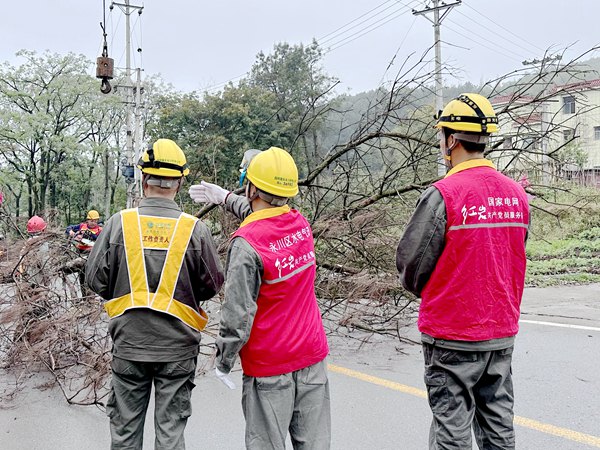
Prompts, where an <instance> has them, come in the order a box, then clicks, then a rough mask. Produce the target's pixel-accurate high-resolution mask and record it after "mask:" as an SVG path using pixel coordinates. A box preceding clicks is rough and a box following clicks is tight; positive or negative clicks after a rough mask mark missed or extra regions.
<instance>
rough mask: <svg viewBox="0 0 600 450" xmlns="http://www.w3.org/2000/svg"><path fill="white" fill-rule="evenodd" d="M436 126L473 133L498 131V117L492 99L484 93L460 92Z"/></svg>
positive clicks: (442, 113) (448, 105)
mask: <svg viewBox="0 0 600 450" xmlns="http://www.w3.org/2000/svg"><path fill="white" fill-rule="evenodd" d="M435 127H436V128H442V127H444V128H449V129H451V130H456V131H469V132H472V133H484V134H489V133H496V132H497V131H498V117H496V113H495V112H494V108H493V107H492V104H491V103H490V101H489V100H488V99H487V98H485V97H484V96H483V95H479V94H460V95H459V96H458V97H457V98H455V99H454V100H451V101H450V102H449V103H448V104H447V105H446V107H445V108H444V110H443V111H442V112H441V113H440V115H439V117H438V122H437V124H436V125H435Z"/></svg>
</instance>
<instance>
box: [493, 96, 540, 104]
mask: <svg viewBox="0 0 600 450" xmlns="http://www.w3.org/2000/svg"><path fill="white" fill-rule="evenodd" d="M532 100H533V97H531V96H529V95H518V94H517V95H515V94H507V95H498V96H496V97H492V99H490V102H491V103H492V105H502V104H504V103H509V102H518V103H528V102H530V101H532Z"/></svg>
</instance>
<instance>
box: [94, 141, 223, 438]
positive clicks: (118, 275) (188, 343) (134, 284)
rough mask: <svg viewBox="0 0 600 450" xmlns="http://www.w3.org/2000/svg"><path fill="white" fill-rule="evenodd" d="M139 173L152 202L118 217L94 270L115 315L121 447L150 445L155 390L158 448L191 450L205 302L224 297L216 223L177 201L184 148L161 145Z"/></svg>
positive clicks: (99, 246)
mask: <svg viewBox="0 0 600 450" xmlns="http://www.w3.org/2000/svg"><path fill="white" fill-rule="evenodd" d="M137 167H138V169H139V170H141V172H142V188H143V192H144V198H143V199H142V200H141V202H140V204H139V207H137V208H132V209H125V210H123V211H121V212H120V213H118V214H115V215H113V216H112V217H111V218H110V219H109V220H108V222H107V223H106V226H105V229H104V232H103V233H102V234H101V235H100V237H99V238H98V240H97V241H96V245H95V246H94V248H93V250H92V252H91V254H90V256H89V258H88V261H87V265H86V281H87V284H88V286H89V287H90V288H91V289H92V290H93V291H94V292H96V293H97V294H99V295H100V296H101V297H102V298H104V299H105V300H106V303H105V304H104V306H105V309H106V311H107V313H108V316H109V317H110V323H109V333H110V336H111V338H112V341H113V347H112V353H113V359H112V381H111V391H110V395H109V398H108V401H107V404H106V409H107V412H108V416H109V417H110V430H111V438H112V446H111V448H123V449H124V448H131V449H133V448H135V449H141V448H142V438H143V435H144V420H145V417H146V410H147V407H148V402H149V400H150V394H151V391H152V386H153V385H154V391H155V394H154V395H155V397H154V399H155V407H154V425H155V430H156V433H155V436H156V437H155V448H161V449H167V448H168V449H183V448H185V443H184V430H185V427H186V424H187V420H188V417H189V416H190V414H191V391H192V389H193V387H194V377H195V373H196V363H197V358H198V353H199V344H200V337H201V331H202V329H203V328H204V326H205V325H206V323H207V321H208V316H207V315H206V313H205V312H204V310H203V309H202V307H201V304H202V303H203V302H204V301H206V300H208V299H210V298H211V297H213V296H214V295H215V294H216V293H217V292H218V291H219V290H220V288H221V285H222V284H223V270H222V268H221V263H220V262H219V257H218V254H217V251H216V248H215V245H214V242H213V239H212V235H211V233H210V231H209V230H208V228H207V227H206V225H204V223H202V222H201V221H200V220H198V219H197V218H196V217H194V216H191V215H189V214H186V213H184V212H182V211H181V209H180V207H179V205H178V204H177V203H176V202H175V200H174V199H175V196H176V195H177V193H178V192H179V190H180V189H181V187H182V185H183V182H184V178H185V176H186V175H187V174H188V173H189V168H188V165H187V160H186V157H185V154H184V152H183V151H182V150H181V148H179V146H178V145H177V144H176V143H175V142H174V141H172V140H170V139H158V140H157V141H156V142H154V144H153V145H152V146H150V147H149V148H148V149H147V150H146V151H145V152H144V154H143V155H142V157H141V158H140V160H139V162H138V165H137Z"/></svg>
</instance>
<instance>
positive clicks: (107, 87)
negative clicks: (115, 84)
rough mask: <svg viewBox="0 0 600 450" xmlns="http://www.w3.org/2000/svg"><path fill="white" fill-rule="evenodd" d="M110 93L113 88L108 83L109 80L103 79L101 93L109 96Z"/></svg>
mask: <svg viewBox="0 0 600 450" xmlns="http://www.w3.org/2000/svg"><path fill="white" fill-rule="evenodd" d="M110 91H112V86H111V85H110V83H109V82H108V78H106V77H105V78H102V84H101V85H100V92H102V93H103V94H108V93H109V92H110Z"/></svg>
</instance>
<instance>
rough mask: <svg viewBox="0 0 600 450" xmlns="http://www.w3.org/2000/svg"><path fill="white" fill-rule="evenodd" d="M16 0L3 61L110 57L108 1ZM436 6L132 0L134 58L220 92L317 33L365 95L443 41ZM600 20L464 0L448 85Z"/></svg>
mask: <svg viewBox="0 0 600 450" xmlns="http://www.w3.org/2000/svg"><path fill="white" fill-rule="evenodd" d="M452 1H453V0H446V3H451V2H452ZM120 2H121V3H124V2H125V0H120ZM5 3H6V4H4V5H3V9H2V35H3V39H1V40H0V60H2V61H9V62H11V63H13V64H18V63H19V60H18V59H16V58H15V56H14V54H15V52H16V51H18V50H19V49H29V50H36V51H38V52H43V51H44V50H50V51H52V52H58V53H61V54H66V53H68V52H74V53H78V54H79V53H82V54H84V55H86V56H88V57H89V58H90V60H95V58H96V57H97V56H100V54H101V51H102V31H101V29H100V26H99V23H100V21H101V20H102V0H52V1H48V0H30V1H28V2H10V3H9V2H5ZM426 3H428V2H426V1H422V0H412V1H411V0H388V1H384V0H302V1H290V0H287V1H286V0H229V1H227V0H221V1H218V0H215V1H212V2H206V1H198V0H185V1H184V0H161V1H159V0H146V1H145V2H142V1H135V0H131V4H133V5H143V6H144V10H143V14H142V15H141V16H138V15H137V14H133V15H132V16H131V23H132V26H133V40H132V45H133V48H134V52H133V56H134V62H133V66H134V67H140V66H141V67H142V68H143V69H144V71H145V74H146V75H149V74H157V73H160V74H161V75H162V78H163V79H164V80H165V81H166V82H169V83H171V84H173V85H174V86H175V87H176V88H177V89H179V90H181V91H192V90H204V89H207V88H211V89H214V88H215V87H220V86H222V83H224V82H227V81H228V80H234V81H235V80H236V79H238V77H239V76H241V75H243V74H244V73H246V72H247V71H248V70H249V69H250V67H251V65H252V63H253V62H254V59H255V56H256V54H257V53H258V52H259V51H261V50H262V51H264V52H266V53H268V52H269V51H270V50H271V49H272V48H273V45H274V44H275V43H277V42H284V41H285V42H289V43H291V44H298V43H310V41H311V40H312V39H313V38H316V39H317V40H318V41H319V42H320V43H321V45H322V47H323V49H324V50H325V52H326V53H325V57H324V61H323V62H324V69H325V71H326V72H327V73H328V74H329V75H332V76H335V77H337V78H339V79H340V80H341V82H342V84H341V87H340V89H338V92H343V91H350V92H351V93H358V92H361V91H365V90H369V89H373V88H375V87H377V86H378V85H379V84H380V83H381V81H382V79H385V78H386V77H388V78H389V76H390V74H391V75H393V74H394V73H395V71H396V70H397V68H398V65H399V64H400V63H401V62H402V61H403V60H405V59H406V57H408V56H409V55H410V54H412V53H414V54H415V55H419V56H420V55H421V54H422V53H423V52H424V51H425V50H426V49H427V48H428V47H430V46H431V45H432V43H433V28H432V25H431V23H430V22H429V21H428V20H427V19H426V18H425V17H424V16H415V15H413V14H412V9H419V10H421V9H423V7H424V5H425V4H426ZM110 4H111V1H110V0H106V6H107V16H106V19H107V31H108V44H109V56H110V57H112V58H114V60H115V65H116V66H118V67H124V66H125V51H124V48H125V44H124V43H125V27H124V24H125V16H124V14H123V13H122V12H121V10H120V9H119V8H118V7H116V6H115V8H114V9H113V11H112V12H110V11H108V6H109V5H110ZM430 17H431V15H430ZM599 27H600V1H599V0H571V1H568V2H567V1H564V0H495V1H492V0H463V2H462V5H460V6H458V7H455V8H454V9H452V11H451V12H450V13H449V15H448V16H447V17H446V19H445V20H444V22H443V24H442V34H441V38H442V41H443V42H444V45H443V48H442V57H443V60H444V62H445V63H447V64H450V65H451V66H453V67H457V68H461V69H462V71H461V72H458V73H457V74H456V78H452V79H451V78H447V79H446V82H447V83H448V84H457V83H459V82H464V81H471V82H473V83H475V84H477V83H479V82H480V81H483V80H488V79H490V78H493V77H495V76H498V75H502V74H505V73H508V72H510V71H512V70H515V69H519V68H522V67H523V66H522V64H521V62H522V61H523V60H526V59H527V60H531V59H534V58H538V59H539V58H541V57H542V56H543V55H544V51H545V50H546V49H548V48H552V49H553V50H555V51H561V50H562V49H564V48H565V47H567V46H569V45H571V46H572V47H571V49H570V50H568V51H567V53H566V57H567V58H568V59H570V58H573V57H575V56H577V55H579V54H581V53H583V52H584V51H585V50H587V49H589V48H591V47H593V46H595V45H598V44H599V43H600V33H599V32H598V28H599ZM137 48H141V49H142V52H141V53H138V52H137V51H135V50H136V49H137ZM396 54H397V56H396V58H395V64H394V66H392V69H391V70H389V71H388V72H387V73H386V68H387V67H388V64H389V62H390V61H391V60H392V58H393V57H394V55H396ZM591 56H600V54H599V53H598V52H596V53H594V54H591V55H590V57H591ZM431 58H433V52H432V53H431Z"/></svg>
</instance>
